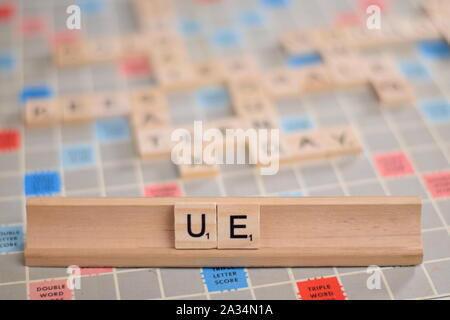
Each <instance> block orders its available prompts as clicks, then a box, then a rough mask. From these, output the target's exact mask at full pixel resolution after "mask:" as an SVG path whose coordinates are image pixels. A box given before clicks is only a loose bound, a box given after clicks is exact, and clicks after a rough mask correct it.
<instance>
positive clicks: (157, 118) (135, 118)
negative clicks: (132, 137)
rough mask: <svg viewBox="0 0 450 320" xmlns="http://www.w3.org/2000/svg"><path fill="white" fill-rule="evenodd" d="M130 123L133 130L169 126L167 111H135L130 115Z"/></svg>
mask: <svg viewBox="0 0 450 320" xmlns="http://www.w3.org/2000/svg"><path fill="white" fill-rule="evenodd" d="M131 121H132V124H133V126H134V127H135V128H138V129H139V128H152V127H158V126H165V125H168V124H170V116H169V112H168V110H167V109H159V110H158V109H154V110H150V109H137V110H133V112H132V113H131Z"/></svg>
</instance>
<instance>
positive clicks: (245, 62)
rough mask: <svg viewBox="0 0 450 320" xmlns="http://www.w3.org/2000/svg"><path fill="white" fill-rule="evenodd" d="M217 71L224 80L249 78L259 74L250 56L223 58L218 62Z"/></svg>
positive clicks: (257, 67)
mask: <svg viewBox="0 0 450 320" xmlns="http://www.w3.org/2000/svg"><path fill="white" fill-rule="evenodd" d="M218 66H219V70H220V72H221V74H222V75H223V76H224V77H225V78H226V79H235V78H240V77H243V76H251V75H253V74H255V73H258V72H259V66H258V65H257V63H256V61H255V59H254V58H253V57H251V56H247V55H242V56H236V57H231V58H225V59H222V60H220V61H219V62H218Z"/></svg>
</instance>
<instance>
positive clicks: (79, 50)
mask: <svg viewBox="0 0 450 320" xmlns="http://www.w3.org/2000/svg"><path fill="white" fill-rule="evenodd" d="M53 56H54V60H55V64H56V65H57V66H60V67H71V66H80V65H83V64H85V63H86V62H87V52H86V44H85V43H84V41H81V40H77V41H73V42H67V43H66V42H64V43H60V44H58V45H56V47H55V49H54V51H53Z"/></svg>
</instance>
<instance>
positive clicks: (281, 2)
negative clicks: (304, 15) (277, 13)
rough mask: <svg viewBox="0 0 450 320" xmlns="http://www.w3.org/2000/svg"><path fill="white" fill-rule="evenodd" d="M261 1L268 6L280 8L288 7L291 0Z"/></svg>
mask: <svg viewBox="0 0 450 320" xmlns="http://www.w3.org/2000/svg"><path fill="white" fill-rule="evenodd" d="M261 3H262V4H263V6H265V7H268V8H277V9H280V8H286V7H287V6H288V5H289V3H290V0H261Z"/></svg>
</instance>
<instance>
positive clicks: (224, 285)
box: [202, 268, 248, 292]
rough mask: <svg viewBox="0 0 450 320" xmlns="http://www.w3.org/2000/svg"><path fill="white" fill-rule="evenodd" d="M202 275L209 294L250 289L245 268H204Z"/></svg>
mask: <svg viewBox="0 0 450 320" xmlns="http://www.w3.org/2000/svg"><path fill="white" fill-rule="evenodd" d="M202 275H203V281H204V282H205V284H206V287H207V288H208V291H209V292H214V291H225V290H233V289H234V290H236V289H241V288H247V287H248V283H247V272H246V271H245V270H244V268H202Z"/></svg>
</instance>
